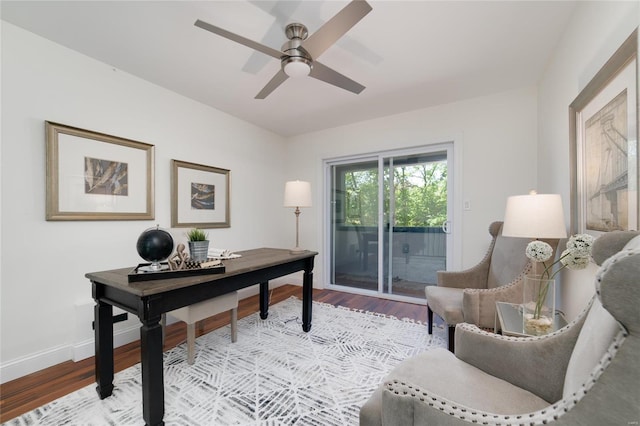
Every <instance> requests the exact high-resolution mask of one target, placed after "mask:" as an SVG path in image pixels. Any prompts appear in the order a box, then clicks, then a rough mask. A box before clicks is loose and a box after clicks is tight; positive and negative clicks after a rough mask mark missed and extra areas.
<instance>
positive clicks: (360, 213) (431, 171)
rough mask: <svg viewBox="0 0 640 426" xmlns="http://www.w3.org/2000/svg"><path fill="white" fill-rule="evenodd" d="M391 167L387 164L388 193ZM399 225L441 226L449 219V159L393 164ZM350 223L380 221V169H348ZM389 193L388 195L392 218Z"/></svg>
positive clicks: (387, 206) (386, 204) (374, 223)
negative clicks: (447, 160)
mask: <svg viewBox="0 0 640 426" xmlns="http://www.w3.org/2000/svg"><path fill="white" fill-rule="evenodd" d="M390 178H391V176H390V175H389V168H385V179H384V194H388V193H389V185H390V181H391V179H390ZM393 185H394V194H395V197H394V198H395V225H394V226H406V227H432V226H441V225H442V223H443V222H444V221H446V220H447V165H446V162H445V161H439V162H429V163H421V164H415V165H400V166H396V167H394V168H393ZM344 187H345V194H344V204H345V212H346V218H345V219H346V224H351V225H363V226H377V225H378V169H377V168H368V169H360V170H350V171H346V172H345V173H344ZM389 210H390V202H389V197H388V196H385V197H384V217H385V222H388V217H389Z"/></svg>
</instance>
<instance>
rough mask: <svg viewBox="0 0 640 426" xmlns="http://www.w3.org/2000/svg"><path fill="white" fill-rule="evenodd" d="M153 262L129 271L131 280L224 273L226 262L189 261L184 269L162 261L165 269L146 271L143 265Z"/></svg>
mask: <svg viewBox="0 0 640 426" xmlns="http://www.w3.org/2000/svg"><path fill="white" fill-rule="evenodd" d="M149 265H151V263H141V264H139V265H138V266H136V267H135V268H133V269H132V270H131V272H129V275H128V279H129V282H130V283H132V282H138V281H152V280H166V279H169V278H180V277H190V276H194V275H208V274H224V273H225V267H224V263H222V262H220V261H219V260H216V259H207V260H206V261H204V262H192V261H187V262H186V263H185V267H184V268H183V269H175V270H172V269H169V264H168V263H167V262H162V263H161V265H162V267H163V268H164V269H161V270H159V271H145V270H144V269H143V267H147V266H149Z"/></svg>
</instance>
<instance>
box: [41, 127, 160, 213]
mask: <svg viewBox="0 0 640 426" xmlns="http://www.w3.org/2000/svg"><path fill="white" fill-rule="evenodd" d="M45 132H46V168H47V170H46V188H47V190H46V193H47V195H46V197H47V198H46V220H51V221H54V220H151V219H154V193H153V190H154V188H153V186H154V185H153V179H154V146H153V145H150V144H147V143H143V142H138V141H133V140H130V139H124V138H120V137H117V136H111V135H107V134H104V133H98V132H94V131H91V130H84V129H80V128H77V127H72V126H67V125H64V124H59V123H53V122H50V121H46V122H45Z"/></svg>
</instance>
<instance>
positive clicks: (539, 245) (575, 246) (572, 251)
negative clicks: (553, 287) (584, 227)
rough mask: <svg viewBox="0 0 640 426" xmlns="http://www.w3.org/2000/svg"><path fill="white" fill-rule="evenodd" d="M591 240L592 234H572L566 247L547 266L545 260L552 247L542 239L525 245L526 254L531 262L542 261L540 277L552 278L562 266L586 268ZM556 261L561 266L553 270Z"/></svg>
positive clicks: (548, 257)
mask: <svg viewBox="0 0 640 426" xmlns="http://www.w3.org/2000/svg"><path fill="white" fill-rule="evenodd" d="M593 241H594V238H593V236H592V235H589V234H575V235H572V236H571V237H570V238H569V240H568V241H567V248H566V249H565V250H564V251H563V252H562V254H561V255H560V258H559V259H558V260H556V261H555V262H553V263H552V264H551V265H549V266H547V264H546V263H545V262H546V261H547V260H549V259H551V256H552V255H553V248H551V246H550V245H549V244H547V243H545V242H544V241H538V240H536V241H531V242H530V243H529V244H528V245H527V250H526V255H527V257H528V258H529V259H531V260H532V261H533V262H536V263H542V265H543V266H544V271H543V272H542V275H541V278H548V279H553V278H554V277H555V276H556V275H557V274H558V273H559V272H560V271H561V270H563V269H564V268H569V269H573V270H578V269H584V268H586V267H587V265H588V264H589V259H590V256H591V247H593ZM557 263H559V264H560V265H561V266H560V268H558V269H557V270H556V271H555V272H554V271H553V267H554V265H556V264H557Z"/></svg>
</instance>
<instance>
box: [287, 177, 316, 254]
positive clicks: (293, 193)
mask: <svg viewBox="0 0 640 426" xmlns="http://www.w3.org/2000/svg"><path fill="white" fill-rule="evenodd" d="M284 207H295V208H296V210H295V212H294V213H295V215H296V247H295V248H294V249H292V250H290V252H291V253H292V254H296V253H301V252H304V250H303V249H301V248H300V245H299V239H298V235H299V234H298V221H299V217H300V207H311V184H310V183H309V182H304V181H300V180H294V181H289V182H287V183H286V184H285V186H284Z"/></svg>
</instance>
